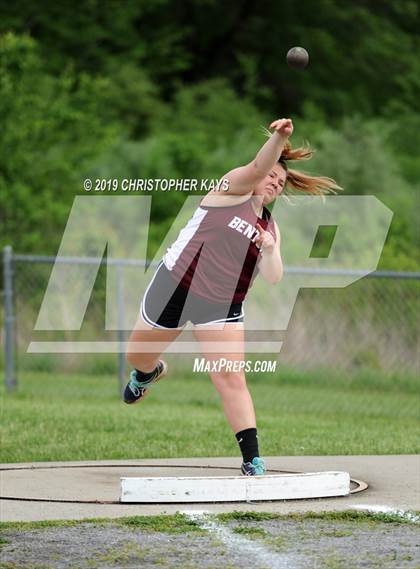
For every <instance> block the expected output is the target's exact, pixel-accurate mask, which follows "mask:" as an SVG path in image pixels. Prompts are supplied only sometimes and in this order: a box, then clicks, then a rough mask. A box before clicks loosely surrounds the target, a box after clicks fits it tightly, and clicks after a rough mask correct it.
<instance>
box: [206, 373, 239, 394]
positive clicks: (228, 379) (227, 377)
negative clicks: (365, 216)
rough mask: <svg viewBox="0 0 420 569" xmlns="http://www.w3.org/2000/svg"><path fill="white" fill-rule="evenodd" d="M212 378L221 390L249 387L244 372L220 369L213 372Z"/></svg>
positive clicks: (218, 389) (216, 386)
mask: <svg viewBox="0 0 420 569" xmlns="http://www.w3.org/2000/svg"><path fill="white" fill-rule="evenodd" d="M211 379H212V381H213V384H214V386H215V388H216V389H217V391H219V392H222V391H232V390H242V389H248V388H247V385H246V379H245V374H244V373H243V372H234V371H218V372H214V373H212V374H211Z"/></svg>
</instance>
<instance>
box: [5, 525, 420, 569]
mask: <svg viewBox="0 0 420 569" xmlns="http://www.w3.org/2000/svg"><path fill="white" fill-rule="evenodd" d="M197 523H198V524H199V525H201V526H202V527H204V528H205V529H206V533H205V534H200V533H199V532H188V533H184V534H173V533H172V534H171V533H165V532H156V531H145V530H144V529H139V528H129V527H122V526H121V525H119V524H115V523H113V522H107V523H103V524H95V523H86V522H85V523H80V524H78V525H75V526H71V527H46V528H40V529H28V530H25V529H19V530H17V529H4V530H2V532H1V540H0V541H2V551H1V562H0V567H1V568H2V569H14V568H16V569H17V568H19V569H47V568H54V569H95V568H101V569H106V568H113V569H115V568H121V569H122V568H124V569H131V568H133V569H134V568H135V569H138V567H141V568H142V569H151V568H152V567H153V568H154V569H156V568H157V567H167V568H171V569H172V568H174V569H175V568H178V567H179V568H181V567H182V568H183V569H192V568H197V567H200V568H205V569H216V568H220V567H223V568H224V569H236V568H238V569H239V568H240V569H248V568H249V569H283V568H284V567H286V568H289V569H300V568H302V569H318V568H319V569H321V568H323V569H324V568H325V569H344V568H345V569H353V568H381V569H388V568H389V569H391V568H392V569H396V568H398V569H405V568H409V569H419V567H420V543H419V531H418V530H419V527H418V525H417V524H407V523H401V524H399V523H384V522H377V521H357V522H355V521H338V520H337V521H331V520H322V519H314V520H311V519H304V520H295V519H293V520H288V519H273V520H262V521H253V520H245V521H244V520H230V521H227V522H223V523H222V522H220V521H218V520H217V519H216V518H211V521H209V520H207V521H206V519H205V518H203V520H201V521H199V522H197Z"/></svg>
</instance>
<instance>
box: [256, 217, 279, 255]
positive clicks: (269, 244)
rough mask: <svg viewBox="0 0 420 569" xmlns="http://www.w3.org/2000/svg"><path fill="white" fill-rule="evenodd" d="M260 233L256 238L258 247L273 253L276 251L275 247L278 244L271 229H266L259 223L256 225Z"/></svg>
mask: <svg viewBox="0 0 420 569" xmlns="http://www.w3.org/2000/svg"><path fill="white" fill-rule="evenodd" d="M256 227H257V229H258V231H259V235H258V237H257V238H256V240H255V244H256V246H257V247H258V249H261V251H267V252H268V253H272V251H274V247H275V245H276V241H275V239H274V237H273V236H272V235H271V233H270V232H269V231H264V229H263V228H262V227H261V225H260V224H259V223H257V225H256Z"/></svg>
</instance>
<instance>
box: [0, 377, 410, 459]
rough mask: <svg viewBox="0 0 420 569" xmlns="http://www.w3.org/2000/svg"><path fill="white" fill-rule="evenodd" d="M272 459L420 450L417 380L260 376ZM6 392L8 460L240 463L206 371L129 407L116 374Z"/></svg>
mask: <svg viewBox="0 0 420 569" xmlns="http://www.w3.org/2000/svg"><path fill="white" fill-rule="evenodd" d="M248 384H249V387H250V391H251V393H252V396H253V399H254V403H255V408H256V412H257V421H258V429H259V436H260V446H261V451H262V454H263V455H266V456H270V455H340V454H346V455H351V454H412V453H417V452H419V444H418V441H419V436H418V435H419V431H418V418H419V394H418V388H417V384H416V383H415V382H414V381H413V380H412V379H410V378H395V377H394V378H393V377H383V376H381V375H375V374H372V373H370V374H363V373H361V374H359V375H352V376H348V377H345V376H343V374H338V373H337V374H336V375H334V374H332V373H330V374H328V373H321V372H318V373H311V374H309V373H307V374H304V373H300V374H299V373H292V372H287V371H283V372H281V373H280V374H271V375H269V374H267V375H260V376H258V375H250V377H249V379H248ZM1 389H2V395H3V398H2V399H3V404H2V419H3V420H2V423H3V435H2V449H1V454H0V461H2V462H28V461H49V460H50V461H54V460H97V459H135V458H161V457H165V458H170V457H198V456H235V455H238V456H239V453H238V448H237V444H236V441H235V438H234V436H233V433H232V432H231V431H230V428H229V427H228V425H227V422H226V420H225V418H224V415H223V412H222V408H221V404H220V401H219V396H218V395H217V393H216V391H215V390H214V388H213V386H212V385H211V382H210V380H209V379H208V378H207V376H206V375H205V374H192V373H191V372H189V374H188V373H187V374H185V373H181V372H180V371H176V372H174V373H173V374H172V376H170V377H168V378H167V379H165V380H164V381H162V382H161V383H160V384H157V385H156V386H155V387H154V388H153V393H151V394H150V396H149V397H148V398H147V399H146V400H145V401H144V402H142V403H140V404H138V405H133V406H128V405H125V404H124V403H122V402H121V401H120V399H119V398H118V394H117V385H116V380H115V377H113V376H110V375H103V376H92V375H71V374H68V375H64V374H63V375H59V374H52V373H40V372H36V373H35V372H33V373H27V372H26V373H21V376H20V378H19V389H18V391H17V392H16V393H14V394H12V395H8V394H4V388H3V387H1Z"/></svg>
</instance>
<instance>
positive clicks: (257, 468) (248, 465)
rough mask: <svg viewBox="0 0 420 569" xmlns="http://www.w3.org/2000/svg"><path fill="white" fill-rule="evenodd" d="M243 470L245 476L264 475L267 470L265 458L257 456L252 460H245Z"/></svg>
mask: <svg viewBox="0 0 420 569" xmlns="http://www.w3.org/2000/svg"><path fill="white" fill-rule="evenodd" d="M241 472H242V474H243V475H244V476H262V475H263V474H264V472H265V464H264V461H263V459H262V458H260V457H259V456H256V457H255V458H253V459H252V461H251V462H243V463H242V466H241Z"/></svg>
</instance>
